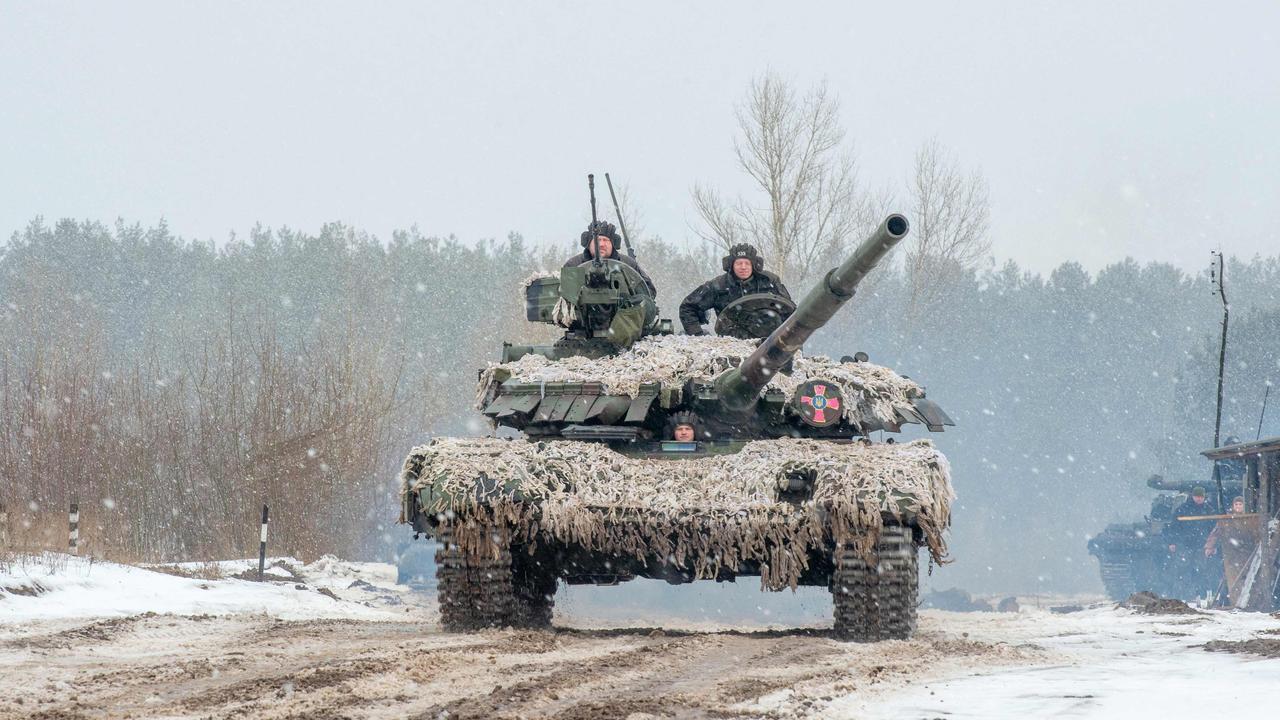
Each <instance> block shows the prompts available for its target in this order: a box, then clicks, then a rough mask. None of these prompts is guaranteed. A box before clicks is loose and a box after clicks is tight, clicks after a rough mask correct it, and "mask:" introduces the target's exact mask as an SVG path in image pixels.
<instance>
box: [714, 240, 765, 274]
mask: <svg viewBox="0 0 1280 720" xmlns="http://www.w3.org/2000/svg"><path fill="white" fill-rule="evenodd" d="M739 258H746V259H748V260H750V261H751V271H752V272H760V271H762V270H764V258H762V257H760V251H758V250H756V246H755V245H751V244H750V243H738V244H737V245H734V246H733V247H731V248H729V254H728V255H725V256H724V257H723V258H721V259H720V266H721V267H723V268H724V271H725V272H729V271H730V270H733V261H734V260H737V259H739Z"/></svg>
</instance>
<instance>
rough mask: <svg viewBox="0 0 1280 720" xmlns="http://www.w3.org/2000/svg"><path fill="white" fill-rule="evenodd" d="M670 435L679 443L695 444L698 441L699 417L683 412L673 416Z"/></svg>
mask: <svg viewBox="0 0 1280 720" xmlns="http://www.w3.org/2000/svg"><path fill="white" fill-rule="evenodd" d="M669 427H670V430H669V431H668V433H667V434H668V435H670V436H671V439H672V440H676V441H678V442H694V441H695V440H697V439H698V416H697V415H695V414H694V413H691V412H687V411H682V412H678V413H676V414H675V415H672V416H671V421H670V424H669Z"/></svg>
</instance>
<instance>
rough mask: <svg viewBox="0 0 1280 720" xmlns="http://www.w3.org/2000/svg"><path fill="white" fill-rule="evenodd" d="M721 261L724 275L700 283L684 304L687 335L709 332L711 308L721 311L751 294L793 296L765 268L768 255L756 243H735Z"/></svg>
mask: <svg viewBox="0 0 1280 720" xmlns="http://www.w3.org/2000/svg"><path fill="white" fill-rule="evenodd" d="M720 264H721V267H723V268H724V274H723V275H718V276H716V277H714V278H712V279H710V280H708V281H706V282H705V283H703V284H701V285H699V286H698V288H697V289H696V290H694V291H693V292H691V293H689V295H688V296H687V297H686V298H685V299H684V302H682V303H680V324H681V325H684V332H685V334H686V335H706V334H707V332H706V330H703V329H702V324H703V323H705V322H707V311H708V310H715V311H716V314H719V313H720V312H722V311H723V310H724V309H725V308H726V307H728V306H729V304H730V303H732V302H733V301H735V300H738V299H739V298H742V297H745V296H747V295H755V294H757V293H768V294H770V295H780V296H782V297H784V298H786V299H788V300H790V299H791V294H790V293H788V292H787V288H786V287H785V286H784V285H783V284H782V281H781V280H779V279H778V276H777V275H774V274H773V273H771V272H768V271H766V270H765V269H764V258H762V257H760V253H759V252H758V251H757V250H756V248H755V246H754V245H748V244H747V243H739V244H737V245H734V246H733V247H731V248H729V254H728V255H725V256H724V258H722V259H721V261H720Z"/></svg>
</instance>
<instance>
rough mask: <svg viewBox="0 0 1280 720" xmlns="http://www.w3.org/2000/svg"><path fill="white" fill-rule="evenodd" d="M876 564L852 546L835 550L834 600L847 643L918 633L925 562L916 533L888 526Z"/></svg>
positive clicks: (838, 634) (840, 630)
mask: <svg viewBox="0 0 1280 720" xmlns="http://www.w3.org/2000/svg"><path fill="white" fill-rule="evenodd" d="M876 555H877V557H878V560H879V562H878V563H877V564H875V565H870V564H868V563H867V562H866V561H864V560H863V559H862V558H861V556H859V555H858V553H857V552H855V551H854V549H853V548H851V547H838V548H836V550H835V554H834V561H835V570H834V571H833V572H832V575H831V595H832V598H833V599H834V601H835V635H836V637H838V638H840V639H842V640H853V641H854V642H876V641H879V640H905V639H907V638H909V637H911V633H913V632H915V629H916V593H917V591H918V589H919V584H920V577H919V574H918V568H919V564H918V563H919V561H918V558H917V557H916V555H917V550H916V543H915V536H914V534H913V532H912V531H911V529H910V528H905V527H893V526H886V527H885V528H883V529H882V530H881V531H880V539H879V541H878V542H877V543H876Z"/></svg>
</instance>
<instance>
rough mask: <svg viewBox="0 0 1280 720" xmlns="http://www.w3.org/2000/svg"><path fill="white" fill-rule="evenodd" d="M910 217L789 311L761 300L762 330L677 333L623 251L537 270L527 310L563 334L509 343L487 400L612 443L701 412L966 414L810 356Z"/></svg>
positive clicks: (881, 374)
mask: <svg viewBox="0 0 1280 720" xmlns="http://www.w3.org/2000/svg"><path fill="white" fill-rule="evenodd" d="M908 227H909V226H908V223H907V219H906V218H905V217H903V216H901V215H896V214H895V215H890V216H889V217H888V218H886V219H885V220H884V222H882V223H881V224H880V226H879V227H878V228H877V229H876V230H875V231H874V232H873V233H872V234H871V236H870V237H868V238H867V239H866V240H865V241H863V242H862V243H861V244H860V245H859V246H858V248H857V249H856V250H855V251H854V252H853V254H852V255H851V256H850V257H849V258H848V259H847V260H845V261H844V262H843V263H841V264H840V266H839V267H836V268H834V269H832V270H831V271H830V272H828V273H827V274H826V276H825V277H824V278H823V279H822V280H821V281H820V282H819V283H818V284H817V286H816V287H814V288H813V289H812V290H811V291H810V292H809V294H808V295H806V296H805V298H804V299H803V300H802V301H801V302H800V303H799V304H798V305H796V306H795V310H794V312H790V314H788V315H785V319H784V316H783V315H780V314H779V313H777V312H776V309H773V308H771V307H770V306H769V305H768V304H763V305H759V306H758V308H757V311H758V312H760V313H762V314H763V315H764V316H765V317H764V318H763V319H765V320H771V321H772V322H773V323H774V324H773V325H772V326H771V327H773V328H774V329H773V331H772V332H771V333H770V334H769V335H768V337H767V338H765V339H764V340H763V341H755V340H749V339H735V338H726V337H701V336H699V337H693V336H684V335H673V334H671V331H670V329H669V326H668V325H667V324H665V323H664V322H663V321H659V320H656V317H657V312H656V306H654V305H653V304H652V296H651V294H649V293H648V292H647V288H646V287H645V284H644V283H643V282H642V281H641V279H640V276H639V275H638V274H636V273H635V272H634V271H633V270H632V269H631V268H630V267H628V266H627V265H625V264H623V263H620V262H604V263H593V262H584V263H583V264H582V265H581V266H578V267H566V268H563V269H562V270H561V271H560V274H559V277H557V278H542V279H537V280H534V281H532V282H531V283H530V284H529V285H528V287H527V289H526V308H527V316H528V318H529V319H530V320H534V321H540V322H551V323H555V324H559V325H561V326H563V327H565V328H566V332H565V335H564V337H563V338H562V339H561V340H559V341H558V342H557V343H556V344H555V345H546V346H528V345H526V346H515V345H508V346H506V347H505V349H504V352H503V362H502V363H501V364H498V365H496V366H490V368H488V369H487V370H485V371H483V372H482V373H481V377H480V381H481V382H480V384H481V387H480V391H479V398H480V404H479V409H480V410H481V411H482V412H483V413H484V414H485V415H487V416H488V417H489V418H491V419H492V420H493V421H494V422H495V424H497V425H500V426H507V427H512V428H515V429H517V430H521V431H523V432H525V433H526V434H528V435H530V436H536V437H540V438H553V437H556V436H559V437H563V438H566V439H571V440H597V441H603V442H633V441H638V440H639V441H645V440H668V439H671V438H669V437H668V435H670V428H671V427H672V422H671V419H672V417H673V416H674V415H675V414H677V413H689V412H692V413H695V414H696V417H697V419H698V422H697V425H698V427H699V441H700V442H714V441H721V440H749V439H756V438H776V437H821V438H833V439H834V438H851V437H854V436H865V435H867V434H869V433H870V432H872V431H875V430H889V431H893V432H896V431H898V430H899V429H900V427H901V425H902V424H904V423H922V424H924V425H926V426H927V427H928V428H929V429H930V430H933V431H941V430H942V429H943V427H944V426H945V425H952V424H954V423H953V422H952V421H951V418H950V417H948V416H947V414H946V413H945V412H943V411H942V409H941V408H939V407H938V406H937V405H936V404H934V403H933V402H931V401H929V400H927V399H926V398H925V394H924V390H923V388H921V387H920V386H919V385H917V384H915V383H914V382H911V381H910V380H908V379H906V378H903V377H900V376H898V375H897V374H896V373H893V372H892V371H890V370H888V369H886V368H881V367H878V366H875V365H871V364H870V363H868V362H864V361H863V359H865V357H866V356H865V354H861V353H859V354H858V356H857V357H858V358H859V359H858V360H855V359H853V358H852V357H850V358H846V360H842V361H840V362H834V361H831V360H828V359H827V358H823V357H815V358H809V357H800V358H798V357H797V353H798V351H799V350H800V349H801V346H802V345H803V344H804V343H805V342H806V341H807V340H808V339H809V337H810V336H811V335H812V334H813V332H814V331H815V330H817V329H818V328H820V327H822V326H823V325H825V324H826V323H827V322H828V321H830V320H831V318H832V317H833V316H834V315H835V313H836V312H837V311H838V310H839V309H840V308H841V307H843V306H844V304H845V303H847V302H848V301H849V299H850V298H852V297H853V295H854V292H855V291H856V289H857V286H858V284H859V283H860V282H862V280H863V279H864V278H865V277H866V276H867V274H868V273H870V272H871V271H872V270H873V269H874V268H875V267H876V265H877V264H878V263H879V262H880V261H881V260H882V259H883V258H884V257H885V256H886V255H888V253H889V252H890V251H891V250H892V249H893V247H894V246H895V245H896V244H897V243H898V242H899V241H901V240H902V238H904V237H905V236H906V234H907V231H908ZM788 304H789V303H788ZM628 318H631V319H628Z"/></svg>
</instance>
